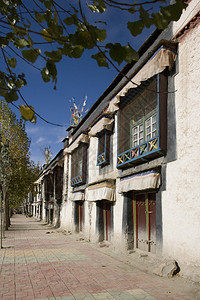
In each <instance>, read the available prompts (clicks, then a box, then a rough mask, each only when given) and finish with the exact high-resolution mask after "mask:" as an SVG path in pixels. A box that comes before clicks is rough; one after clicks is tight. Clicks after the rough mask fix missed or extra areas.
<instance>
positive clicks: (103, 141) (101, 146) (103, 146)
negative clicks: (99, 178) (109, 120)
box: [97, 130, 110, 167]
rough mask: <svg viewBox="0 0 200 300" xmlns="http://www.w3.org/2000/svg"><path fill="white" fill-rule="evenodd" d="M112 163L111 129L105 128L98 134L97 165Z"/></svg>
mask: <svg viewBox="0 0 200 300" xmlns="http://www.w3.org/2000/svg"><path fill="white" fill-rule="evenodd" d="M109 163H110V131H108V130H104V131H102V132H101V133H99V134H98V155H97V166H102V167H103V166H106V165H108V164H109Z"/></svg>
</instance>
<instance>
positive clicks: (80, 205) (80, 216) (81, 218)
mask: <svg viewBox="0 0 200 300" xmlns="http://www.w3.org/2000/svg"><path fill="white" fill-rule="evenodd" d="M82 230H83V201H80V202H79V232H80V231H82Z"/></svg>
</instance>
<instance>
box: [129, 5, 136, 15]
mask: <svg viewBox="0 0 200 300" xmlns="http://www.w3.org/2000/svg"><path fill="white" fill-rule="evenodd" d="M128 12H129V13H130V14H134V13H135V5H132V6H131V8H129V9H128Z"/></svg>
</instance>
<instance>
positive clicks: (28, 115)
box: [19, 105, 35, 121]
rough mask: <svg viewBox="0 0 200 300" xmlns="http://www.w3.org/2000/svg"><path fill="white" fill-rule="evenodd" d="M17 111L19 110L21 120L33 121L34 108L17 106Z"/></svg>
mask: <svg viewBox="0 0 200 300" xmlns="http://www.w3.org/2000/svg"><path fill="white" fill-rule="evenodd" d="M19 110H20V113H21V116H22V118H23V119H24V120H25V121H30V120H32V119H33V116H34V114H35V111H34V108H33V107H32V106H27V105H19Z"/></svg>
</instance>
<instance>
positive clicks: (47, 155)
mask: <svg viewBox="0 0 200 300" xmlns="http://www.w3.org/2000/svg"><path fill="white" fill-rule="evenodd" d="M42 153H43V155H44V157H45V160H46V164H48V163H50V161H51V157H52V152H51V147H50V146H48V147H45V148H44V149H42Z"/></svg>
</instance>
